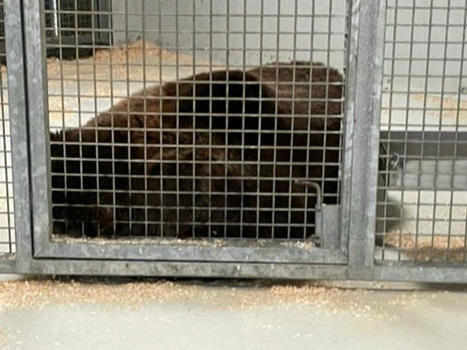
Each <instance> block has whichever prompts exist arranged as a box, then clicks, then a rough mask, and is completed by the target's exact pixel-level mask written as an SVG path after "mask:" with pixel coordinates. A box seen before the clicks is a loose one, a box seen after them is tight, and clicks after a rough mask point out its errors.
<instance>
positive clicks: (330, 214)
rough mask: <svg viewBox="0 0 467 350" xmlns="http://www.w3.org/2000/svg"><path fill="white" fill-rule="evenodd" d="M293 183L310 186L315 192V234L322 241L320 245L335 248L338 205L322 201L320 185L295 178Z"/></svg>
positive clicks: (338, 231)
mask: <svg viewBox="0 0 467 350" xmlns="http://www.w3.org/2000/svg"><path fill="white" fill-rule="evenodd" d="M295 183H296V184H298V185H304V186H307V187H309V188H312V189H313V190H314V191H315V192H316V205H315V210H316V212H315V235H316V236H317V237H318V238H319V239H320V241H321V242H322V244H321V246H322V247H323V248H328V249H337V248H339V245H340V225H339V223H340V220H339V213H340V210H339V209H340V205H338V204H332V205H327V204H325V203H323V193H322V190H321V186H320V185H319V184H318V183H317V182H315V181H310V180H307V179H297V180H295Z"/></svg>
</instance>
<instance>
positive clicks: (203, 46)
mask: <svg viewBox="0 0 467 350" xmlns="http://www.w3.org/2000/svg"><path fill="white" fill-rule="evenodd" d="M346 2H347V1H346V0H332V1H331V0H319V1H313V0H295V1H293V0H282V1H281V0H279V3H278V0H263V1H261V0H248V1H246V0H230V1H228V0H212V1H210V0H178V1H176V0H137V1H134V0H131V1H128V13H129V18H128V22H126V21H125V16H124V13H125V0H113V11H114V13H116V14H114V16H113V19H114V30H115V34H114V38H115V43H116V44H118V43H122V42H125V41H126V40H127V39H129V40H130V41H132V40H135V39H137V38H138V37H140V36H141V35H142V31H143V23H144V30H145V32H146V39H148V40H151V41H154V42H156V43H157V44H158V45H160V46H162V47H164V48H167V49H170V50H176V48H177V47H178V50H179V52H180V53H182V54H189V55H193V54H195V56H196V59H201V60H206V59H208V58H209V54H210V53H212V58H213V60H214V61H216V62H218V63H220V64H226V63H227V61H228V62H229V64H233V65H241V64H243V63H245V64H247V65H256V64H260V63H266V62H271V61H275V60H277V59H280V60H291V59H293V58H296V59H302V60H314V61H322V62H328V63H329V64H331V65H333V66H335V67H339V68H342V67H343V61H344V53H343V50H344V33H345V18H344V15H345V13H346ZM261 3H263V9H261ZM177 4H178V8H177ZM244 4H247V7H246V8H244ZM279 4H280V6H279ZM228 5H229V6H228ZM211 6H212V7H211ZM278 6H279V8H278ZM143 12H144V15H143ZM177 13H178V18H177V16H176V14H177ZM245 13H246V14H247V19H246V21H245V16H244V14H245ZM279 13H280V14H281V16H280V19H279V21H278V16H277V15H278V14H279ZM295 13H297V14H298V15H299V16H298V18H297V17H295V16H294V14H295ZM312 13H315V17H314V21H313V20H312V18H311V17H310V15H311V14H312ZM330 13H332V14H333V15H336V17H333V18H332V19H330V18H329V14H330ZM210 14H212V15H213V16H212V17H210ZM261 14H263V16H262V21H261ZM143 19H144V22H143ZM313 22H314V23H313ZM127 26H128V29H129V30H130V33H129V35H126V33H125V28H126V27H127ZM159 26H161V28H162V30H159ZM211 29H212V35H210V34H209V32H211ZM330 30H331V31H332V32H333V34H331V35H328V34H327V33H329V31H330ZM176 32H178V36H177V34H176ZM261 32H262V33H261ZM294 32H297V33H299V34H297V35H296V36H294V35H292V33H294ZM279 33H280V34H279ZM312 33H314V34H313V35H312ZM261 46H262V57H260V55H259V53H260V51H259V49H260V47H261ZM294 48H295V50H294ZM312 48H313V49H312ZM328 48H331V50H337V51H339V52H337V51H331V52H328V51H329V50H328ZM227 49H228V50H227ZM294 54H295V56H294Z"/></svg>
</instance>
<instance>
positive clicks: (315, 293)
mask: <svg viewBox="0 0 467 350" xmlns="http://www.w3.org/2000/svg"><path fill="white" fill-rule="evenodd" d="M118 281H119V280H118V279H105V278H92V279H90V280H89V278H88V279H86V278H79V277H78V278H76V279H70V278H63V277H62V278H61V279H60V280H54V279H42V280H34V279H33V280H25V281H12V282H3V283H0V309H1V310H15V309H23V308H43V307H46V306H47V305H54V304H55V305H56V304H68V305H69V306H72V307H74V306H76V305H80V304H97V303H99V304H104V305H105V304H108V305H114V306H115V305H117V306H122V307H123V306H124V307H134V306H140V305H142V304H143V303H148V302H161V303H164V302H176V303H177V304H179V303H183V302H187V301H196V302H197V303H201V304H202V305H203V307H216V308H223V309H228V310H233V309H240V310H253V309H255V308H258V307H266V308H267V307H274V308H281V309H284V310H288V309H290V308H292V307H293V308H294V309H296V308H297V307H298V308H299V309H300V308H302V307H303V308H306V309H307V310H309V309H310V307H311V309H313V310H316V312H320V313H324V314H329V315H336V314H346V315H351V316H352V317H355V318H361V317H366V318H368V317H371V318H390V317H392V316H391V314H390V311H391V309H388V308H387V304H388V302H389V303H390V305H391V307H401V308H408V307H411V306H412V305H416V303H417V302H418V299H417V297H416V296H415V294H413V293H411V292H407V291H405V292H403V293H401V295H398V296H397V298H394V297H392V296H388V295H385V294H384V292H382V291H368V290H363V289H344V288H336V287H331V286H323V285H318V284H313V283H304V284H296V285H292V284H286V285H283V284H268V282H259V281H244V282H242V281H238V282H237V283H236V282H235V281H230V282H219V281H220V280H219V281H214V282H212V281H206V280H199V281H198V282H197V281H196V280H194V281H192V282H190V281H185V282H171V281H164V280H153V279H143V280H140V281H137V280H131V279H127V280H123V281H121V280H120V282H118ZM381 297H384V298H383V299H382V298H381ZM388 298H389V300H388ZM382 300H384V302H382Z"/></svg>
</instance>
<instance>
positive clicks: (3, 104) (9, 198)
mask: <svg viewBox="0 0 467 350" xmlns="http://www.w3.org/2000/svg"><path fill="white" fill-rule="evenodd" d="M4 23H5V21H4V15H3V1H0V62H1V67H0V108H1V110H0V113H1V115H0V258H1V257H2V256H5V255H10V254H13V253H14V252H15V228H14V204H13V184H12V165H11V139H10V120H9V115H8V84H7V67H6V65H5V63H6V55H5V25H4Z"/></svg>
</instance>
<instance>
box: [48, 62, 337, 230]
mask: <svg viewBox="0 0 467 350" xmlns="http://www.w3.org/2000/svg"><path fill="white" fill-rule="evenodd" d="M343 89H344V83H343V78H342V76H341V75H340V73H339V72H338V71H337V70H335V69H333V68H329V67H326V66H324V65H323V64H320V63H311V62H299V61H295V62H289V63H273V64H270V65H265V66H261V67H257V68H255V69H252V70H248V71H242V70H221V71H214V72H207V73H200V74H197V75H194V76H192V77H189V78H186V79H183V80H180V81H175V82H169V83H166V84H163V85H162V86H152V87H149V88H147V89H146V90H144V91H140V92H138V93H136V94H133V95H131V96H130V97H129V98H128V99H126V100H124V101H121V102H119V103H117V104H116V105H114V106H113V107H112V108H111V109H110V110H108V111H107V112H104V113H102V114H100V115H98V116H97V117H96V118H94V119H92V120H90V121H89V122H88V123H86V124H85V125H83V126H82V127H80V128H75V129H67V130H62V131H59V132H56V133H51V135H50V141H51V170H52V206H53V207H52V211H53V223H54V233H55V234H69V235H72V236H91V237H94V236H102V237H121V236H127V237H128V236H131V237H133V236H134V237H136V236H137V237H144V236H158V237H178V238H188V237H193V238H197V237H224V238H271V239H305V238H309V237H310V236H312V235H313V234H314V229H315V228H314V226H315V204H316V192H315V190H313V189H311V188H308V187H307V186H305V185H304V184H303V183H300V182H299V181H297V180H299V179H308V180H310V181H314V182H316V183H318V184H319V185H320V187H321V191H322V192H323V201H324V202H325V203H328V204H335V203H338V201H339V185H340V182H339V179H340V175H339V168H340V161H341V151H340V150H341V145H342V127H341V125H342V115H343V103H344V102H343Z"/></svg>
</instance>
